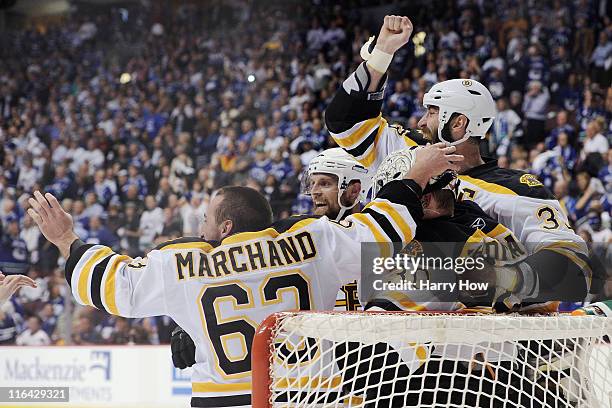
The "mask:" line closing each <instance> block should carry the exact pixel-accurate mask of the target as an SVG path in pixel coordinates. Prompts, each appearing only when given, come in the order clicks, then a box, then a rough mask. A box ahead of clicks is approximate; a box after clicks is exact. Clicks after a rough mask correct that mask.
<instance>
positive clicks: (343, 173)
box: [302, 147, 372, 221]
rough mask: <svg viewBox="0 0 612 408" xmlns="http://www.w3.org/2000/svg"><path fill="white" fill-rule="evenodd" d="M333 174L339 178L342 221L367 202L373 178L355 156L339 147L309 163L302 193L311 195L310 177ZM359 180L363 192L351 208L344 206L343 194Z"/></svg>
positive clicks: (339, 201) (338, 218) (321, 154)
mask: <svg viewBox="0 0 612 408" xmlns="http://www.w3.org/2000/svg"><path fill="white" fill-rule="evenodd" d="M321 173H322V174H333V175H335V176H336V177H338V204H339V205H340V212H339V213H338V216H337V217H336V221H340V220H341V219H342V218H343V217H344V215H345V214H346V212H347V211H348V210H350V209H351V208H353V207H355V206H356V205H357V203H359V202H365V200H366V199H367V196H368V191H369V189H370V185H371V182H372V181H371V179H372V178H371V176H370V174H369V171H368V169H367V168H365V167H364V166H363V165H361V164H360V163H359V162H358V161H357V160H355V158H353V156H351V155H350V154H348V153H347V152H345V151H344V150H343V149H341V148H339V147H334V148H331V149H327V150H324V151H322V152H321V153H319V155H318V156H316V157H315V158H314V159H312V160H311V161H310V163H308V168H307V169H306V172H305V176H304V177H303V178H302V193H304V194H307V195H310V177H311V176H312V175H313V174H321ZM353 180H358V181H359V182H360V183H361V191H360V192H359V196H358V197H357V199H356V200H355V202H354V203H352V204H350V205H349V206H345V205H343V204H342V200H341V197H342V194H344V192H345V191H346V189H347V187H348V186H349V183H350V182H351V181H353Z"/></svg>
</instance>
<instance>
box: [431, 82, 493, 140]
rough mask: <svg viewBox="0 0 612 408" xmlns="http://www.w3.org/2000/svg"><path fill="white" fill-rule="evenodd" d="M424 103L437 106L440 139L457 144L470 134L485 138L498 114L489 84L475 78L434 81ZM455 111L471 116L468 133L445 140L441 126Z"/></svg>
mask: <svg viewBox="0 0 612 408" xmlns="http://www.w3.org/2000/svg"><path fill="white" fill-rule="evenodd" d="M423 106H425V107H428V106H437V107H438V108H439V109H440V110H439V112H438V139H439V140H440V141H444V142H447V143H450V144H451V145H456V144H459V143H463V142H464V141H466V140H467V139H468V138H469V137H479V138H481V139H484V137H485V136H486V134H487V132H488V131H489V129H490V128H491V125H492V124H493V120H494V119H495V116H496V115H497V109H496V107H495V101H494V100H493V97H492V96H491V92H489V90H488V89H487V87H486V86H484V85H483V84H481V83H480V82H478V81H474V80H472V79H450V80H448V81H443V82H439V83H437V84H435V85H434V86H432V87H431V89H430V90H429V92H427V93H426V94H425V95H424V96H423ZM453 113H460V114H462V115H465V116H466V117H467V118H468V121H469V123H468V125H467V128H466V132H465V135H464V136H463V137H462V138H461V139H459V140H455V141H453V140H446V139H445V138H444V135H443V132H442V130H443V129H444V126H445V125H446V124H447V123H448V122H449V121H450V118H451V116H452V115H453Z"/></svg>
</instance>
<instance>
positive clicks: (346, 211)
mask: <svg viewBox="0 0 612 408" xmlns="http://www.w3.org/2000/svg"><path fill="white" fill-rule="evenodd" d="M344 191H346V190H344ZM344 191H343V192H342V193H339V194H338V205H339V206H340V211H338V215H337V216H336V218H335V219H334V221H342V220H343V219H344V217H347V216H348V215H349V211H350V210H352V209H353V208H355V206H356V205H357V203H358V202H359V197H357V198H356V199H355V202H354V203H353V205H351V206H349V207H347V206H345V205H342V201H341V197H342V194H344Z"/></svg>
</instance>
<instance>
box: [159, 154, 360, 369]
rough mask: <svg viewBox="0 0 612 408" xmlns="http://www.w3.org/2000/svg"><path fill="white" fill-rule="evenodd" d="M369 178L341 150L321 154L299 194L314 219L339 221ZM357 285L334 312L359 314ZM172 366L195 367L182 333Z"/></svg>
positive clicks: (177, 333)
mask: <svg viewBox="0 0 612 408" xmlns="http://www.w3.org/2000/svg"><path fill="white" fill-rule="evenodd" d="M370 183H371V175H370V174H369V171H368V169H366V168H365V167H363V166H362V165H361V164H359V162H358V161H357V160H355V159H354V158H353V157H352V156H351V155H350V154H348V153H346V152H345V151H344V150H342V149H341V148H338V147H336V148H331V149H327V150H325V151H323V152H321V153H320V154H319V155H318V156H316V157H315V158H314V159H312V160H311V161H310V163H309V164H308V168H307V169H306V171H305V172H304V177H303V179H302V193H304V194H308V195H310V196H311V198H312V201H313V204H314V211H313V212H314V215H315V216H319V217H323V216H325V217H327V218H329V219H330V220H333V221H337V222H339V221H342V220H344V219H345V218H346V217H348V216H349V215H351V214H354V213H358V212H359V211H360V210H361V207H360V205H359V204H360V203H364V202H365V200H366V197H367V193H368V190H369V188H370ZM360 307H361V306H360V305H359V301H358V299H357V283H356V282H351V283H348V284H346V285H344V286H342V288H340V290H339V291H338V295H337V298H336V305H335V307H334V310H340V311H343V310H347V311H350V310H358V309H359V308H360ZM170 347H171V350H172V362H173V364H174V366H175V367H176V368H180V369H184V368H187V367H191V366H192V365H193V364H195V344H194V343H193V340H192V339H191V338H190V337H189V335H188V334H187V333H185V331H183V330H182V329H181V328H180V327H177V328H176V329H175V330H174V331H173V332H172V337H171V344H170Z"/></svg>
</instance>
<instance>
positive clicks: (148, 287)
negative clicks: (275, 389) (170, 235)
mask: <svg viewBox="0 0 612 408" xmlns="http://www.w3.org/2000/svg"><path fill="white" fill-rule="evenodd" d="M393 183H395V186H396V187H397V188H398V189H399V192H398V191H395V193H394V194H393V197H404V196H406V194H409V193H411V192H412V190H410V189H409V188H408V187H406V186H405V185H404V184H403V183H402V182H400V181H398V182H393ZM403 188H405V189H406V190H407V192H404V191H403V190H402V189H403ZM389 200H394V198H392V197H390V198H389ZM389 200H387V199H385V198H384V197H381V198H379V199H377V200H375V201H374V202H373V203H372V205H370V206H369V207H368V209H365V210H364V211H363V212H362V213H358V214H354V215H351V216H349V217H347V219H346V220H345V221H342V222H339V223H338V222H334V221H330V220H329V219H327V218H326V217H323V218H312V217H291V218H289V219H288V220H284V221H281V222H279V223H276V224H275V225H274V226H273V227H271V228H268V229H266V230H263V231H259V232H245V233H240V234H236V235H232V236H229V237H227V238H225V239H224V240H223V241H222V242H221V243H220V244H219V245H217V246H215V245H213V244H211V243H208V242H206V241H204V240H201V239H197V238H195V239H186V238H182V239H179V240H175V241H170V242H167V243H165V244H163V245H161V246H159V247H158V248H156V249H155V250H153V251H151V252H149V254H148V255H147V257H146V258H137V259H131V258H129V257H128V256H125V255H120V254H116V253H114V252H113V251H112V250H111V249H110V248H108V247H105V246H102V245H87V244H83V245H81V246H79V247H78V248H73V250H72V251H71V255H70V257H69V259H68V261H67V264H66V280H67V281H68V283H69V284H70V286H71V288H72V293H73V295H74V297H75V298H76V300H77V301H78V302H79V303H80V304H83V305H90V306H95V307H97V308H98V309H100V310H104V311H107V312H109V313H112V314H115V315H120V316H124V317H148V316H157V315H167V316H170V317H171V318H172V319H174V321H175V322H176V323H177V324H179V325H180V326H181V327H182V328H183V329H184V330H185V331H186V332H187V333H188V334H189V335H190V336H191V338H192V339H193V340H194V342H195V344H196V346H197V347H196V364H195V365H194V366H193V376H192V382H193V384H192V393H193V397H192V406H196V407H197V406H206V407H211V406H216V407H221V406H250V391H251V343H252V341H253V336H254V335H255V331H256V329H257V327H258V325H259V324H260V323H261V322H262V321H263V320H264V319H265V318H266V317H267V316H269V315H270V314H272V313H275V312H280V311H286V310H295V309H301V310H332V309H333V307H334V303H335V301H336V294H337V292H338V288H339V287H340V286H342V285H343V284H346V283H349V282H353V281H355V280H356V279H358V278H359V277H360V271H361V244H360V243H361V242H398V241H401V242H402V243H403V244H404V245H405V244H406V243H408V242H410V241H411V240H412V238H413V237H414V231H415V230H416V224H415V222H414V220H413V218H412V217H411V215H410V212H409V210H408V204H405V205H404V204H397V203H394V202H391V201H389ZM409 200H412V201H413V202H416V203H417V204H418V200H416V199H414V197H412V198H409ZM75 246H76V245H75ZM383 246H384V245H381V247H383ZM384 247H386V248H387V249H388V247H387V246H384ZM381 250H382V249H381ZM385 255H391V254H385ZM135 369H136V370H137V368H135Z"/></svg>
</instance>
